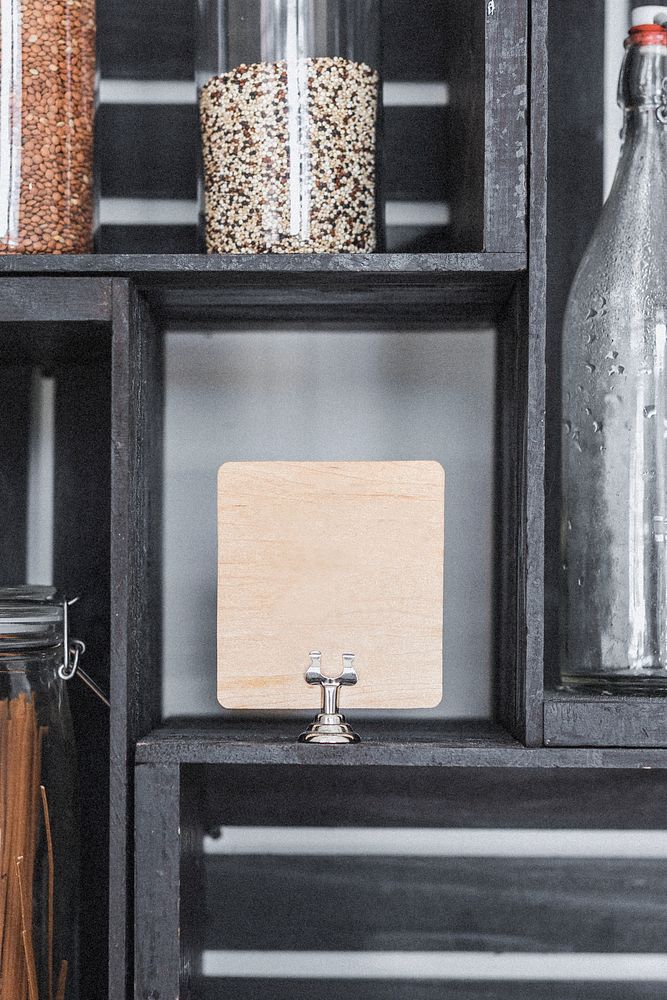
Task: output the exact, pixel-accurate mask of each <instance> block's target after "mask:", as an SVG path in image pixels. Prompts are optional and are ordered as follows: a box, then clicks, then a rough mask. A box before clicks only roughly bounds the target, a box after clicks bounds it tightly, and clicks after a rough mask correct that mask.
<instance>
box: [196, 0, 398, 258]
mask: <svg viewBox="0 0 667 1000" xmlns="http://www.w3.org/2000/svg"><path fill="white" fill-rule="evenodd" d="M379 68H380V0H199V41H198V49H197V87H198V95H199V113H200V125H201V135H202V159H203V182H204V183H203V187H204V191H203V198H202V207H203V214H204V219H203V220H202V222H203V228H204V229H205V234H206V246H207V249H208V251H209V253H268V252H283V253H284V252H287V253H308V252H319V253H346V252H347V253H354V252H371V251H374V250H375V249H376V248H377V244H378V202H379V198H378V194H377V183H376V175H377V170H376V158H377V152H378V148H379V142H378V111H379V105H380V74H379Z"/></svg>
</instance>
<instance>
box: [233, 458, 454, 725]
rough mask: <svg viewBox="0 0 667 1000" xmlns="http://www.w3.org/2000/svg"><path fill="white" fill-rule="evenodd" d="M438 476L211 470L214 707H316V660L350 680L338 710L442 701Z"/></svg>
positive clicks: (316, 465) (392, 466)
mask: <svg viewBox="0 0 667 1000" xmlns="http://www.w3.org/2000/svg"><path fill="white" fill-rule="evenodd" d="M444 495H445V474H444V470H443V468H442V466H441V465H439V464H438V463H437V462H228V463H226V464H225V465H223V466H221V468H220V471H219V473H218V700H219V701H220V703H221V704H222V705H224V706H225V708H232V709H298V708H312V709H315V708H317V707H318V705H319V697H320V695H319V688H318V687H310V686H309V685H307V684H306V682H305V680H304V676H303V675H304V671H305V669H306V667H307V666H308V654H309V652H310V651H311V650H320V651H321V652H322V669H323V671H324V672H326V673H329V674H330V675H336V674H338V673H340V671H341V668H342V660H341V655H342V653H344V652H350V653H355V654H356V660H355V666H356V668H357V672H358V674H359V682H358V684H356V685H355V686H354V687H346V688H344V689H343V691H342V697H341V708H342V711H343V712H344V711H345V710H346V709H347V708H396V709H397V708H428V707H432V706H435V705H437V704H438V703H439V702H440V700H441V698H442V619H443V563H444V537H445V528H444Z"/></svg>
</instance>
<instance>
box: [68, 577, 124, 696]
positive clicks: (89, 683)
mask: <svg viewBox="0 0 667 1000" xmlns="http://www.w3.org/2000/svg"><path fill="white" fill-rule="evenodd" d="M78 600H79V598H78V597H73V598H72V600H71V601H67V600H65V601H63V661H62V663H61V664H60V666H59V667H58V676H59V677H60V678H61V679H62V680H64V681H71V680H72V678H73V677H74V676H75V675H78V677H79V679H80V680H81V681H83V683H84V684H85V685H86V687H87V688H89V689H90V690H91V691H92V692H93V694H94V695H96V696H97V697H98V698H99V699H100V701H102V702H104V704H105V705H106V706H107V708H111V704H110V702H109V699H108V698H107V696H106V695H105V693H104V691H102V689H101V687H99V685H98V684H96V682H95V681H94V680H93V678H92V677H90V676H89V675H88V674H87V673H86V671H85V670H83V668H82V667H81V666H80V665H79V659H80V657H81V656H82V655H83V653H85V652H86V644H85V642H84V641H83V640H82V639H70V637H69V609H70V606H71V605H72V604H76V602H77V601H78Z"/></svg>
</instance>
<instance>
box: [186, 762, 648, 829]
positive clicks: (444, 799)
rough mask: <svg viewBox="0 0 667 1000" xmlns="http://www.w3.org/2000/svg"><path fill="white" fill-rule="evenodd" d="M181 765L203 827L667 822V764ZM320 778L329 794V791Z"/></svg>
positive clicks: (602, 825) (597, 825)
mask: <svg viewBox="0 0 667 1000" xmlns="http://www.w3.org/2000/svg"><path fill="white" fill-rule="evenodd" d="M549 752H550V753H552V754H553V753H557V752H558V751H553V750H552V751H549ZM631 752H632V753H634V751H625V753H631ZM531 753H532V751H531ZM570 753H572V752H571V751H570ZM580 753H581V751H575V754H580ZM570 759H571V758H570ZM626 764H627V761H626ZM183 771H184V772H185V774H186V775H187V780H188V781H194V782H201V784H202V786H203V788H204V799H203V805H202V825H204V826H205V827H206V829H209V830H213V831H215V830H216V829H217V828H219V827H220V826H221V825H230V826H234V825H237V826H238V825H240V826H275V825H282V826H299V825H306V826H334V827H340V826H343V827H345V826H357V825H358V826H370V827H374V826H378V827H399V828H407V827H430V828H433V827H436V828H443V829H447V828H457V827H459V828H460V827H465V828H476V829H480V828H482V829H483V828H487V829H517V828H521V829H528V830H532V829H535V828H537V829H552V830H561V829H572V830H588V829H591V827H593V826H594V827H595V828H596V829H599V830H618V829H623V830H632V829H635V828H639V829H642V830H664V827H665V808H664V803H665V796H667V770H665V769H664V768H663V769H649V770H647V769H644V768H640V769H634V770H632V769H628V767H626V768H615V767H604V766H601V767H597V768H596V767H584V768H582V767H579V768H577V767H574V766H570V767H524V768H521V767H519V768H517V767H502V766H498V765H497V766H492V767H475V766H472V767H443V768H437V767H436V768H434V767H419V768H415V767H404V766H403V767H392V766H390V767H378V766H377V765H376V764H375V763H373V764H371V765H369V766H352V767H343V766H341V767H329V768H327V773H326V777H325V778H324V779H323V776H322V773H321V768H320V767H318V766H314V767H303V766H297V767H294V766H293V765H284V764H273V765H272V766H271V767H266V766H264V765H254V764H231V765H224V766H220V765H213V764H208V765H203V766H202V765H185V766H184V767H183ZM323 780H324V781H326V789H327V793H326V795H323V794H322V784H323Z"/></svg>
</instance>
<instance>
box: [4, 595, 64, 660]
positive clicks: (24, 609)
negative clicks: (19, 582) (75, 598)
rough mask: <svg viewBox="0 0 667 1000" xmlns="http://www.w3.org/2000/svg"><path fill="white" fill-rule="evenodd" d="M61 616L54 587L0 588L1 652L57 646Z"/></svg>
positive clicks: (61, 628)
mask: <svg viewBox="0 0 667 1000" xmlns="http://www.w3.org/2000/svg"><path fill="white" fill-rule="evenodd" d="M63 614H64V612H63V605H62V604H61V603H60V601H58V599H57V594H56V589H55V587H32V586H22V587H0V650H8V649H14V650H15V649H20V648H35V647H39V646H57V645H59V644H60V643H61V642H62V638H63Z"/></svg>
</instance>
